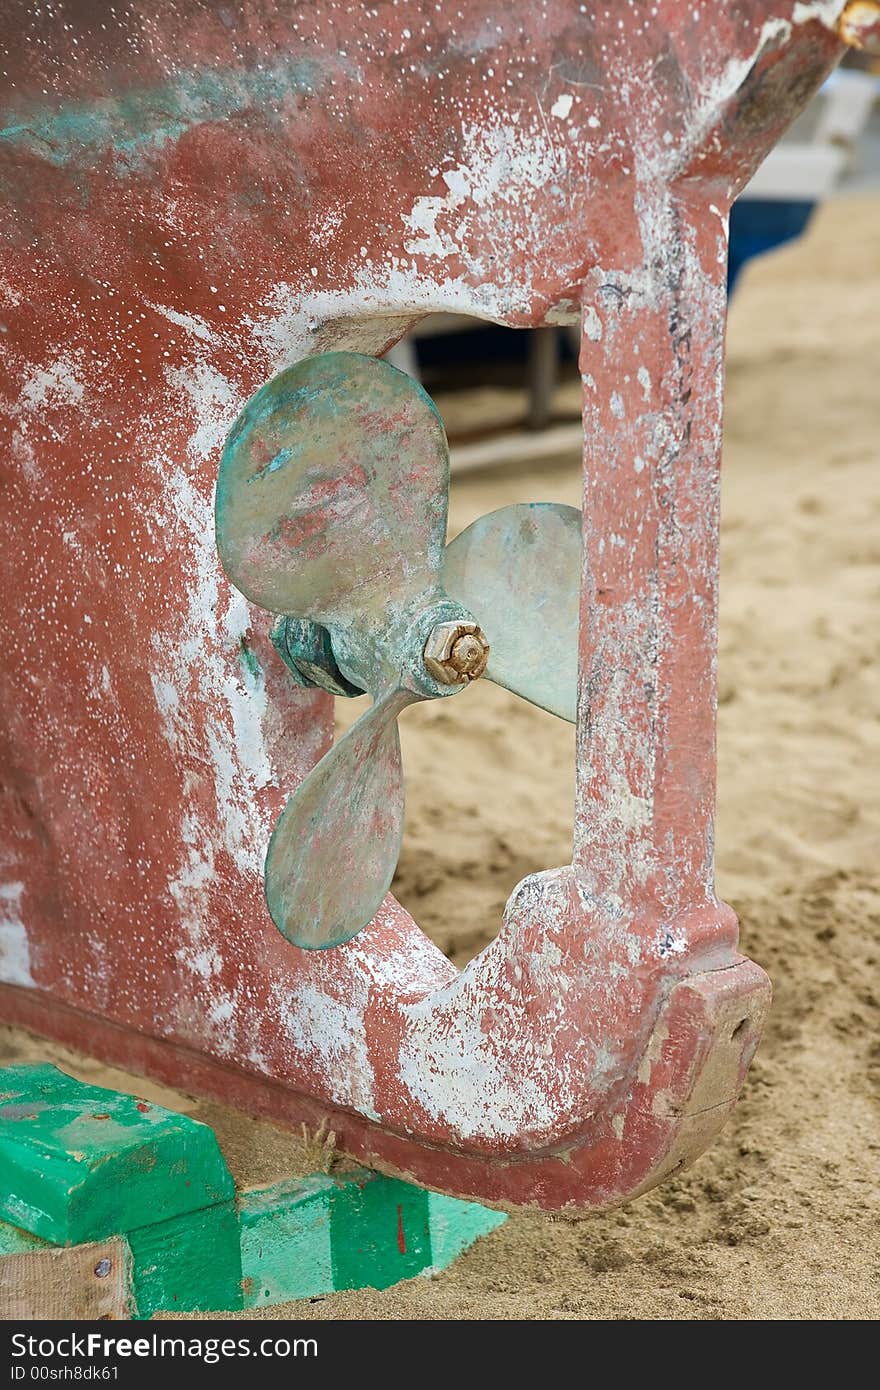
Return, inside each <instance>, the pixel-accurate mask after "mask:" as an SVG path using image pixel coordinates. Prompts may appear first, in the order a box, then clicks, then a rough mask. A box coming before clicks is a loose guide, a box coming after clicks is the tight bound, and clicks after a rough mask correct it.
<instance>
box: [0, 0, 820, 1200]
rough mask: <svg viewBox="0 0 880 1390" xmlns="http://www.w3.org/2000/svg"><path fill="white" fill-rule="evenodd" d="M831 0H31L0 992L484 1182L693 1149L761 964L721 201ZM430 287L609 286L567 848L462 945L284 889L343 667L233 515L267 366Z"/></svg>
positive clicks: (526, 319) (723, 1107) (8, 370)
mask: <svg viewBox="0 0 880 1390" xmlns="http://www.w3.org/2000/svg"><path fill="white" fill-rule="evenodd" d="M842 8H843V3H842V0H730V3H728V4H725V5H723V6H720V5H718V4H717V0H653V3H651V2H650V0H628V2H627V3H624V0H615V3H614V4H611V3H606V4H602V3H598V2H597V0H588V3H576V2H575V0H548V3H546V4H545V5H543V6H537V5H534V4H532V3H526V2H525V0H523V3H505V4H500V3H499V2H498V0H492V2H491V3H489V2H488V0H458V3H451V2H450V3H439V4H435V3H427V2H426V3H418V2H417V0H401V3H396V4H391V3H387V0H376V3H375V4H374V5H373V6H372V7H370V8H366V7H365V6H363V5H361V4H359V3H349V4H345V3H338V4H333V3H329V0H326V2H323V3H301V4H298V5H291V4H289V3H273V0H259V3H258V0H246V3H243V4H233V3H231V2H230V3H229V4H228V5H221V6H218V5H215V4H208V3H198V0H177V3H171V0H149V2H148V3H143V4H125V3H121V4H119V5H117V6H116V7H115V9H114V10H112V11H111V10H109V9H108V8H107V7H106V6H104V5H98V4H97V3H94V4H91V5H89V4H77V3H68V4H52V5H48V6H47V5H41V6H39V7H38V6H30V5H27V4H24V3H21V2H20V0H7V3H6V5H5V6H4V12H3V18H2V21H0V24H2V30H3V48H4V62H3V66H4V67H5V68H6V70H7V73H8V77H7V79H5V98H4V105H5V107H6V110H5V113H4V117H3V122H2V124H3V128H4V131H3V136H2V139H0V171H2V172H0V179H2V191H3V200H2V201H3V211H2V217H3V229H2V240H3V267H2V272H3V273H2V300H3V305H2V322H3V329H4V338H3V341H4V364H3V376H4V384H3V389H2V401H3V409H4V416H5V419H6V422H7V426H8V433H7V435H6V443H5V445H4V457H3V489H4V496H5V508H4V514H5V537H4V543H3V546H2V560H0V563H2V574H3V585H4V591H5V593H6V595H7V612H6V619H5V627H6V632H5V644H4V645H5V660H4V663H3V671H2V676H0V681H2V684H0V703H2V710H3V735H2V738H3V743H2V751H0V777H2V784H3V786H2V791H3V798H2V855H3V859H2V877H0V978H2V980H3V981H4V982H5V984H4V986H3V988H2V993H0V1000H2V1003H0V1008H2V1016H3V1017H4V1018H6V1019H7V1020H11V1021H15V1022H18V1023H22V1024H25V1025H27V1026H31V1027H34V1028H36V1029H38V1030H40V1031H43V1032H46V1033H48V1034H50V1035H52V1036H54V1037H56V1038H59V1039H61V1040H63V1041H65V1042H70V1043H73V1044H75V1045H76V1046H78V1047H82V1048H86V1049H88V1050H89V1051H91V1052H93V1053H96V1054H98V1055H101V1056H103V1057H105V1058H108V1059H112V1060H113V1061H114V1062H116V1063H119V1064H122V1065H125V1066H128V1067H131V1068H134V1069H136V1070H142V1071H146V1072H150V1073H151V1074H153V1075H155V1076H158V1077H160V1078H162V1079H164V1080H166V1081H169V1082H172V1083H174V1084H175V1085H178V1086H182V1087H184V1088H185V1089H186V1088H188V1089H191V1090H194V1091H204V1092H206V1093H210V1094H213V1095H216V1096H220V1097H222V1098H224V1099H227V1100H229V1101H232V1102H234V1103H238V1104H240V1105H243V1106H245V1107H248V1108H251V1109H252V1110H254V1111H259V1112H262V1113H264V1114H267V1115H270V1116H271V1117H273V1118H274V1119H276V1120H278V1121H280V1122H282V1123H284V1124H298V1123H299V1122H300V1121H303V1120H304V1121H306V1122H307V1123H317V1122H318V1121H319V1119H321V1118H324V1117H328V1118H329V1123H330V1124H331V1125H332V1127H333V1128H334V1129H335V1130H336V1131H337V1133H338V1135H339V1143H340V1146H344V1147H346V1148H347V1149H349V1150H351V1151H352V1152H354V1153H356V1154H358V1155H360V1156H361V1157H362V1158H363V1159H364V1160H365V1161H366V1162H368V1163H370V1164H373V1165H375V1166H377V1167H379V1168H382V1169H385V1170H386V1171H392V1172H398V1173H401V1174H405V1175H408V1176H411V1177H413V1178H414V1179H415V1180H416V1181H419V1182H422V1183H425V1184H428V1185H430V1186H435V1187H439V1188H442V1189H444V1190H446V1191H449V1192H453V1193H458V1194H462V1195H472V1196H474V1197H477V1198H479V1199H481V1200H483V1201H486V1202H491V1203H497V1204H500V1205H507V1206H515V1205H524V1204H537V1205H540V1206H543V1207H546V1208H551V1209H558V1208H568V1209H571V1210H577V1209H588V1208H594V1207H598V1206H603V1205H607V1204H611V1203H615V1202H620V1201H622V1200H625V1199H626V1198H627V1197H630V1196H632V1195H633V1194H635V1193H637V1192H639V1191H641V1190H644V1189H645V1188H646V1187H648V1186H650V1185H651V1184H652V1183H654V1182H656V1181H658V1180H659V1179H660V1178H661V1177H662V1176H664V1175H665V1174H666V1173H667V1172H669V1171H671V1170H673V1169H675V1168H677V1167H680V1166H681V1165H682V1164H684V1163H686V1162H688V1161H691V1160H692V1159H693V1158H694V1157H695V1156H696V1155H697V1154H698V1153H699V1152H700V1151H701V1150H702V1149H703V1148H704V1147H705V1145H706V1144H707V1143H708V1142H709V1140H710V1139H711V1137H712V1135H713V1134H714V1133H715V1132H716V1131H717V1130H718V1128H719V1127H720V1126H721V1124H722V1123H723V1121H724V1119H725V1116H726V1114H727V1112H728V1111H729V1109H730V1107H731V1105H732V1104H733V1102H734V1099H735V1096H736V1094H737V1091H738V1088H739V1086H740V1084H741V1081H742V1078H743V1075H744V1073H745V1069H746V1067H747V1065H748V1063H749V1061H750V1058H751V1056H752V1053H753V1051H754V1048H755V1046H756V1044H757V1040H758V1036H759V1034H760V1028H761V1022H762V1018H763V1015H764V1012H765V1010H766V1007H767V1002H768V998H769V984H768V981H767V978H766V976H765V975H764V973H763V972H762V971H761V970H760V969H759V968H758V967H757V966H755V965H753V964H751V963H750V962H747V961H743V960H742V959H741V958H740V957H738V955H737V952H736V939H737V931H736V922H735V918H734V914H733V912H732V911H731V910H730V909H729V908H728V907H726V906H724V905H722V904H720V903H719V902H718V901H717V899H716V896H715V892H714V886H713V871H712V859H713V802H714V776H715V757H714V727H715V724H714V720H715V716H714V705H715V626H716V585H717V544H718V466H719V450H720V426H721V408H722V364H723V341H724V315H725V307H726V306H725V290H724V281H725V264H726V235H727V214H728V209H729V205H730V202H731V199H732V197H733V196H734V194H735V193H736V192H737V191H738V190H739V189H740V188H741V187H742V186H743V184H744V183H745V181H746V180H747V178H748V177H749V176H750V174H751V172H752V170H753V169H754V168H755V167H756V166H757V164H758V163H759V161H760V160H761V159H762V158H763V156H764V155H765V154H766V152H767V151H768V150H769V149H770V147H771V146H772V145H773V143H774V142H775V141H776V139H777V138H778V137H779V135H780V133H781V131H782V130H783V129H784V127H785V125H786V124H787V123H788V121H789V120H790V119H791V118H792V117H793V116H794V115H795V114H796V112H797V111H798V110H799V109H800V108H801V106H802V105H803V103H804V102H805V101H806V100H807V99H808V98H809V96H810V95H811V94H812V92H813V91H814V90H815V89H816V88H817V86H818V85H819V84H820V83H821V81H822V80H823V78H824V76H825V74H826V73H827V72H828V70H829V69H830V68H831V67H832V66H833V65H834V63H835V62H836V61H837V58H838V56H839V53H840V51H841V50H840V44H839V41H838V39H837V37H836V33H835V24H836V21H837V19H838V17H839V14H840V11H841V10H842ZM431 310H451V311H456V312H460V313H466V314H475V315H480V316H483V317H487V318H491V319H495V320H498V321H501V322H503V323H507V324H512V325H518V326H525V325H532V324H553V323H568V322H574V321H576V320H577V316H578V315H579V314H580V315H582V321H583V352H582V357H581V370H582V373H583V379H584V412H585V437H586V447H585V455H584V501H585V515H586V518H587V519H586V523H585V528H586V529H585V538H584V574H583V586H582V615H583V616H582V623H581V651H580V703H579V749H578V787H577V807H576V815H575V854H574V862H573V864H572V865H571V866H569V867H567V868H563V869H557V870H553V871H548V872H546V873H540V874H536V875H533V876H531V877H529V878H528V879H526V880H524V881H523V882H522V883H521V884H520V885H518V887H516V888H515V890H514V892H513V895H512V897H511V900H510V903H509V904H508V907H507V910H506V913H505V918H504V922H503V924H502V925H501V929H500V932H499V934H498V936H497V938H496V939H495V940H494V941H493V943H492V944H491V945H490V946H488V947H487V949H486V950H485V951H483V952H482V954H481V955H480V956H479V957H478V958H477V959H476V960H475V961H473V962H472V963H471V964H470V965H469V966H468V967H467V969H466V970H464V971H463V972H462V973H460V974H459V973H458V972H457V971H456V970H455V969H454V968H453V967H452V966H451V965H450V963H449V962H448V961H447V960H446V959H445V958H444V957H443V956H442V955H441V953H440V952H439V951H438V950H437V949H436V948H435V947H434V946H433V945H432V944H431V943H430V942H429V941H428V940H427V939H426V938H425V937H424V936H423V934H422V933H421V932H420V930H419V928H418V927H417V925H416V924H415V923H414V921H413V920H412V919H411V917H410V916H409V915H408V914H407V913H406V912H405V911H404V910H403V908H402V907H400V906H399V905H398V904H397V903H396V902H395V901H394V900H393V898H390V897H389V898H388V899H387V900H386V902H385V904H384V905H383V907H382V908H381V910H380V911H379V912H378V914H377V916H376V918H375V920H374V922H373V923H372V924H371V926H370V927H369V928H368V929H367V930H366V931H365V932H364V933H362V934H361V935H360V936H359V937H358V938H357V939H356V940H354V941H352V942H350V943H348V944H347V945H344V946H341V947H338V948H336V949H333V950H330V951H326V952H317V953H316V952H305V951H302V950H299V949H297V948H296V947H293V946H291V945H289V944H288V943H287V942H286V941H284V940H283V939H282V937H281V936H280V935H279V933H278V932H277V931H276V930H275V928H274V926H273V925H272V923H271V921H270V919H269V916H268V913H267V911H266V907H265V903H264V901H263V895H262V887H261V871H262V862H263V856H264V854H265V849H266V843H267V840H268V836H269V831H270V828H271V826H272V824H273V823H274V821H275V819H276V818H277V816H278V813H279V812H280V810H281V808H282V806H283V804H284V800H285V797H286V795H287V794H288V793H289V792H290V791H291V789H292V788H293V787H294V786H295V785H296V784H297V782H298V781H299V780H300V779H301V778H302V777H303V776H304V774H305V773H306V771H307V770H308V769H309V768H310V767H311V766H312V765H313V764H314V762H315V761H316V759H317V758H318V757H319V756H320V755H321V754H322V753H323V751H324V750H325V749H326V748H327V746H328V743H329V740H330V737H331V708H330V701H329V699H328V697H326V696H324V695H323V694H322V693H320V692H306V691H304V690H302V689H300V688H298V687H296V686H294V685H293V683H292V682H291V680H290V678H289V676H288V673H287V671H286V668H285V667H284V665H283V663H282V661H281V659H280V658H279V656H278V655H277V653H276V652H275V650H274V648H273V646H272V644H271V642H270V640H269V637H268V622H269V620H268V618H267V617H266V615H263V614H261V613H260V612H259V611H257V610H255V609H251V608H249V607H248V605H247V604H246V602H245V601H244V599H242V598H241V597H240V596H239V595H237V594H236V593H235V592H234V591H233V590H232V589H231V588H230V586H229V585H228V583H227V582H226V581H225V579H224V578H223V576H222V574H221V570H220V566H219V563H218V561H217V558H216V554H215V549H214V535H213V527H212V521H211V516H212V494H213V488H214V482H215V478H216V471H217V463H218V458H219V453H220V450H221V447H222V442H223V439H224V436H225V434H226V432H227V430H228V428H229V426H230V425H231V423H232V421H233V420H234V418H235V416H236V415H237V413H238V412H239V410H240V409H241V407H242V405H243V404H244V402H245V401H246V400H247V398H248V397H249V396H250V395H251V394H252V393H253V392H254V391H255V390H256V389H257V388H258V387H259V386H260V385H261V384H262V383H263V382H265V381H266V380H267V379H268V378H269V377H270V376H271V375H272V374H273V373H275V372H277V371H278V370H279V369H281V368H282V367H283V366H285V365H288V364H290V363H292V362H294V361H296V360H298V359H299V358H301V357H303V356H304V355H306V354H308V353H314V352H317V351H325V350H328V349H331V348H346V349H355V350H359V351H365V352H373V353H378V352H381V351H382V350H383V349H384V348H385V347H386V346H387V345H389V344H390V343H391V342H393V341H394V340H396V338H397V337H398V336H399V335H400V334H401V333H402V332H403V331H404V329H405V328H406V326H407V325H409V324H411V323H413V322H414V321H415V320H416V319H417V318H418V317H419V316H421V315H423V314H425V313H427V312H428V311H431Z"/></svg>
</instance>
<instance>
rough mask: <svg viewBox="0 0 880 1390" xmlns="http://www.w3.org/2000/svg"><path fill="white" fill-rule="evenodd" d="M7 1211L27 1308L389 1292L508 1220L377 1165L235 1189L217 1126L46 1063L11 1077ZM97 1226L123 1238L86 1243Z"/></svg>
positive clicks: (3, 1276) (1, 1082) (161, 1305)
mask: <svg viewBox="0 0 880 1390" xmlns="http://www.w3.org/2000/svg"><path fill="white" fill-rule="evenodd" d="M0 1211H2V1212H3V1214H5V1215H7V1216H8V1217H10V1219H11V1221H13V1222H15V1223H16V1224H14V1225H7V1224H6V1223H5V1222H2V1221H0V1313H2V1314H3V1316H6V1317H24V1318H37V1317H56V1318H57V1317H75V1318H86V1317H88V1318H95V1317H135V1318H149V1317H151V1316H152V1315H153V1314H154V1313H158V1312H235V1311H237V1310H239V1309H242V1308H259V1307H269V1306H271V1305H272V1304H277V1303H282V1302H287V1301H288V1300H293V1299H297V1298H310V1297H315V1296H317V1295H321V1294H325V1293H332V1292H334V1291H335V1290H337V1289H353V1288H367V1287H370V1288H379V1289H384V1288H387V1287H388V1286H389V1285H391V1284H395V1283H397V1282H398V1280H400V1279H408V1278H412V1277H413V1276H414V1275H417V1274H422V1273H430V1272H433V1271H434V1270H438V1269H443V1268H445V1267H446V1265H448V1264H449V1263H451V1261H452V1260H453V1259H454V1258H455V1257H456V1255H458V1254H459V1253H460V1252H461V1251H462V1250H463V1249H465V1248H466V1247H467V1246H468V1245H470V1244H471V1243H472V1242H473V1241H474V1240H476V1238H477V1237H478V1236H480V1235H483V1234H485V1233H486V1232H487V1231H490V1230H492V1229H493V1228H494V1227H495V1226H497V1225H499V1224H500V1222H502V1221H504V1220H505V1217H504V1216H503V1215H502V1214H501V1213H499V1212H496V1211H489V1210H487V1209H486V1208H485V1207H481V1206H478V1205H477V1204H476V1203H473V1202H462V1201H458V1200H456V1199H455V1198H452V1197H443V1196H440V1195H438V1194H437V1193H433V1192H426V1191H425V1190H424V1189H423V1188H418V1187H414V1186H412V1185H411V1184H410V1183H406V1182H402V1181H399V1180H397V1179H395V1178H387V1177H384V1176H382V1175H381V1174H379V1173H375V1172H372V1171H370V1170H368V1169H364V1168H353V1169H350V1170H347V1171H341V1172H337V1173H333V1174H332V1175H328V1174H325V1173H314V1174H311V1175H310V1176H308V1177H305V1178H291V1179H287V1180H284V1181H280V1182H275V1183H273V1184H272V1185H271V1186H269V1187H265V1188H260V1189H255V1190H245V1191H242V1192H239V1193H238V1195H237V1196H236V1195H235V1193H234V1189H233V1184H232V1179H231V1177H230V1175H229V1172H228V1170H227V1168H226V1165H225V1163H224V1161H223V1159H222V1157H221V1155H220V1151H219V1148H218V1147H217V1142H216V1139H215V1136H214V1134H213V1131H212V1130H210V1129H209V1128H208V1127H207V1126H206V1125H201V1124H198V1123H196V1122H195V1121H194V1120H191V1119H189V1118H188V1117H187V1116H185V1115H179V1114H176V1113H174V1112H171V1111H168V1110H163V1109H162V1108H160V1107H159V1106H153V1105H147V1104H146V1102H144V1101H138V1100H136V1099H135V1098H134V1097H131V1096H127V1095H123V1094H122V1093H120V1092H116V1091H107V1090H103V1089H99V1088H97V1087H94V1086H86V1085H83V1084H82V1083H80V1082H78V1081H74V1080H73V1079H72V1078H71V1077H69V1076H66V1075H65V1074H64V1073H63V1072H60V1071H58V1070H57V1069H56V1068H55V1067H52V1066H43V1065H41V1066H20V1067H7V1068H4V1069H3V1071H2V1072H0ZM157 1217H158V1218H160V1219H157ZM111 1223H112V1224H111ZM98 1231H101V1232H102V1234H110V1233H111V1231H112V1234H113V1235H114V1236H115V1237H116V1239H114V1240H110V1241H107V1242H105V1243H104V1245H97V1244H93V1243H88V1242H87V1243H82V1244H81V1243H78V1242H79V1239H80V1238H81V1237H83V1236H85V1237H89V1236H91V1237H94V1236H95V1234H96V1232H98ZM50 1242H51V1243H50ZM75 1242H76V1243H75ZM59 1245H73V1246H74V1248H72V1249H59V1248H58V1246H59Z"/></svg>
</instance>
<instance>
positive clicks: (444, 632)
mask: <svg viewBox="0 0 880 1390" xmlns="http://www.w3.org/2000/svg"><path fill="white" fill-rule="evenodd" d="M423 659H424V662H425V666H426V667H427V669H428V671H429V672H430V674H431V675H432V676H433V677H434V679H435V681H438V682H439V683H440V685H467V683H468V682H469V681H475V680H479V678H480V676H481V675H482V674H483V672H484V671H485V669H486V663H487V662H488V660H489V643H488V642H487V641H486V635H485V633H484V632H483V630H482V628H480V627H479V626H478V624H477V623H466V622H444V623H437V625H436V627H434V628H432V630H431V633H430V635H429V637H428V640H427V642H426V643H425V647H424V652H423Z"/></svg>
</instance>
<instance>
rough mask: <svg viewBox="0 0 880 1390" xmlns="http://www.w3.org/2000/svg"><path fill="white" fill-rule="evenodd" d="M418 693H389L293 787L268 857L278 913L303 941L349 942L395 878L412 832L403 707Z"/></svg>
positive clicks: (272, 907)
mask: <svg viewBox="0 0 880 1390" xmlns="http://www.w3.org/2000/svg"><path fill="white" fill-rule="evenodd" d="M415 699H416V697H415V696H414V695H412V694H410V692H409V691H406V690H394V691H391V692H390V693H388V694H385V695H383V696H380V697H379V698H378V699H377V700H376V703H375V704H374V705H372V706H371V708H370V709H369V710H368V711H367V713H366V714H364V715H363V716H362V717H361V718H360V719H359V720H358V721H357V723H356V724H354V725H353V726H352V728H351V729H349V731H348V733H347V734H346V735H345V736H344V738H342V739H340V741H339V742H338V743H337V744H334V746H333V747H332V748H331V749H330V752H329V753H327V754H326V755H325V756H324V757H323V758H322V759H321V761H320V762H319V763H318V764H317V765H316V766H315V767H314V768H313V769H312V771H311V772H310V773H309V775H308V777H306V779H305V781H304V782H303V783H302V784H301V785H300V786H299V787H298V788H297V790H296V791H295V792H294V793H293V796H291V798H290V800H289V801H288V803H287V805H286V807H285V808H284V810H283V811H282V813H281V816H280V817H279V819H278V823H277V824H276V826H275V830H274V832H273V834H272V839H271V840H270V842H269V852H268V854H267V856H266V901H267V903H268V905H269V912H270V913H271V916H272V920H273V922H274V923H275V925H276V927H277V928H278V930H279V931H280V932H281V934H282V935H283V936H286V937H287V940H288V941H292V942H293V944H294V945H295V946H304V947H306V949H311V950H321V949H324V948H326V947H328V946H339V945H341V944H342V942H343V941H349V940H350V939H351V937H353V936H355V935H356V934H357V933H358V932H359V931H360V930H361V929H362V928H363V927H365V926H366V925H367V923H368V922H370V921H371V920H372V918H373V917H374V915H375V913H376V910H377V909H378V907H379V905H380V903H381V902H382V899H383V898H384V897H385V894H386V893H387V892H388V889H389V888H390V886H391V879H392V877H393V876H394V870H395V868H396V867H397V860H398V857H399V855H400V844H401V840H402V838H403V809H404V797H403V769H402V767H401V761H400V739H399V736H398V732H397V716H398V715H399V714H400V712H401V710H402V709H404V708H405V707H406V705H408V704H411V703H412V702H413V701H414V700H415Z"/></svg>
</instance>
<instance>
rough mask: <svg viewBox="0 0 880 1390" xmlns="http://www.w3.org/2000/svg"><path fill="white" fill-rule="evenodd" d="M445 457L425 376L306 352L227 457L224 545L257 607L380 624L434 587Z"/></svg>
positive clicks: (221, 489)
mask: <svg viewBox="0 0 880 1390" xmlns="http://www.w3.org/2000/svg"><path fill="white" fill-rule="evenodd" d="M448 490H449V451H448V447H447V443H446V432H445V430H444V428H443V423H442V421H441V419H440V416H439V415H438V414H437V411H436V409H435V407H434V405H433V403H432V401H431V399H430V397H429V396H428V395H426V393H425V392H424V391H423V390H422V388H421V386H419V385H418V383H417V382H415V381H413V380H412V378H411V377H408V376H405V375H404V373H403V372H399V371H397V370H396V369H395V368H394V367H392V366H390V365H389V364H388V363H387V362H382V361H379V360H378V359H377V358H375V357H366V356H363V355H361V354H359V353H353V352H329V353H324V354H322V355H320V356H317V357H311V358H306V359H305V360H304V361H302V362H298V363H297V364H296V366H294V367H290V368H289V369H288V370H287V371H284V372H281V374H280V375H279V376H276V377H274V378H273V379H272V381H270V382H268V383H267V384H266V385H265V386H264V387H262V389H261V390H259V391H258V392H257V394H256V395H255V396H254V397H253V398H252V399H251V400H250V401H249V403H248V404H247V405H246V406H245V408H244V410H243V412H242V413H241V415H240V416H239V418H238V420H237V421H236V423H235V425H234V426H233V428H232V431H231V433H230V435H229V438H228V440H227V442H226V447H225V449H224V451H223V458H222V460H221V464H220V475H219V478H218V482H217V502H216V518H217V544H218V547H219V551H220V558H221V561H222V563H223V568H224V569H225V571H226V573H227V575H228V576H229V578H230V579H231V581H232V583H233V584H234V585H235V586H236V588H238V589H240V590H241V592H242V593H243V594H244V595H245V596H246V597H247V598H249V599H251V601H252V602H253V603H256V604H258V605H259V606H260V607H261V608H267V609H269V611H270V612H273V613H288V614H293V615H295V616H296V617H298V618H312V619H314V620H315V621H316V622H320V623H323V624H324V625H326V626H334V625H337V626H343V627H344V626H347V625H356V626H357V628H358V629H359V630H360V631H361V632H365V631H366V632H369V631H371V630H372V631H376V630H378V629H380V628H381V627H382V625H383V622H384V620H385V616H386V613H387V610H388V607H389V601H391V602H392V603H393V604H397V603H402V604H405V603H407V602H408V601H409V600H410V599H412V598H416V597H418V596H419V595H420V594H421V593H423V592H426V591H434V590H435V589H436V583H437V577H438V574H439V571H440V569H441V567H442V564H443V546H444V542H445V540H446V507H447V494H448Z"/></svg>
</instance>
